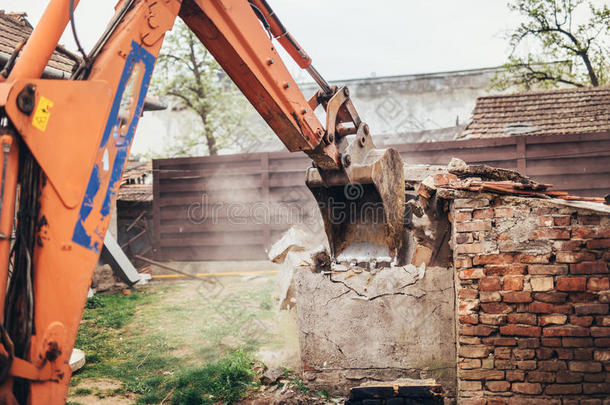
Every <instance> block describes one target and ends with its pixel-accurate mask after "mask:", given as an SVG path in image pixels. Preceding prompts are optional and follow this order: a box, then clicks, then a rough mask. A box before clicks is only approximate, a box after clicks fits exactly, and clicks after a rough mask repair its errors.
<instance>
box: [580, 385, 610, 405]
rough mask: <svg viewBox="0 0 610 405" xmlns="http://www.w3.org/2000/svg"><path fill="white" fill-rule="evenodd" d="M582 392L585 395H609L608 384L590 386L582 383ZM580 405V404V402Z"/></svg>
mask: <svg viewBox="0 0 610 405" xmlns="http://www.w3.org/2000/svg"><path fill="white" fill-rule="evenodd" d="M582 388H583V392H584V393H585V394H587V395H591V394H610V383H601V384H590V383H584V384H583V385H582ZM581 404H582V402H581Z"/></svg>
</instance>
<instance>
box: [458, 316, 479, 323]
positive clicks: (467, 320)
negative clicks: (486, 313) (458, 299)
mask: <svg viewBox="0 0 610 405" xmlns="http://www.w3.org/2000/svg"><path fill="white" fill-rule="evenodd" d="M459 319H460V323H462V324H470V325H476V324H477V323H479V315H477V314H465V315H460V318H459Z"/></svg>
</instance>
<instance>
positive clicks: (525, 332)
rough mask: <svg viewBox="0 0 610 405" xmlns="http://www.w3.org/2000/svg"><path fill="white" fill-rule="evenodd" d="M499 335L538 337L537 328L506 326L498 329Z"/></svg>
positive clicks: (538, 329)
mask: <svg viewBox="0 0 610 405" xmlns="http://www.w3.org/2000/svg"><path fill="white" fill-rule="evenodd" d="M500 333H501V334H503V335H508V336H540V328H539V327H537V326H521V325H506V326H501V327H500Z"/></svg>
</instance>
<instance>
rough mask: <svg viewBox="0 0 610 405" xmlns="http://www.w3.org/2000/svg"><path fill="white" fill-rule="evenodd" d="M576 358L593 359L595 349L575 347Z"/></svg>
mask: <svg viewBox="0 0 610 405" xmlns="http://www.w3.org/2000/svg"><path fill="white" fill-rule="evenodd" d="M574 360H593V349H590V348H582V347H579V348H577V349H574Z"/></svg>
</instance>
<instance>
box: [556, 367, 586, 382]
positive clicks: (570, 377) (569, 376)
mask: <svg viewBox="0 0 610 405" xmlns="http://www.w3.org/2000/svg"><path fill="white" fill-rule="evenodd" d="M555 378H556V380H557V382H558V383H563V384H565V383H579V382H581V381H582V374H581V373H574V372H572V371H565V370H560V371H558V372H557V373H556V374H555Z"/></svg>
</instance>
